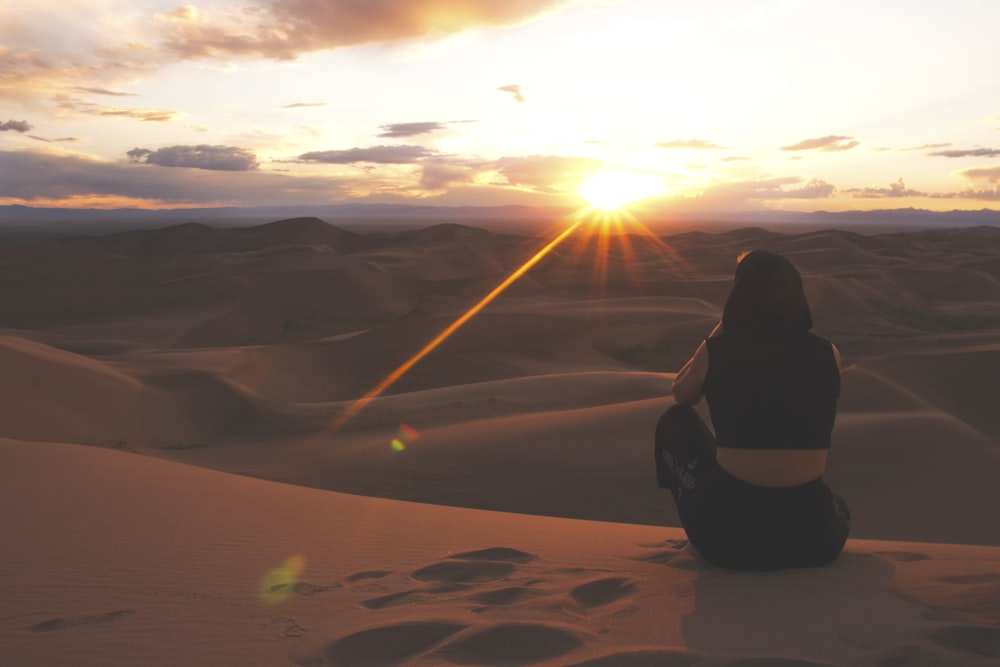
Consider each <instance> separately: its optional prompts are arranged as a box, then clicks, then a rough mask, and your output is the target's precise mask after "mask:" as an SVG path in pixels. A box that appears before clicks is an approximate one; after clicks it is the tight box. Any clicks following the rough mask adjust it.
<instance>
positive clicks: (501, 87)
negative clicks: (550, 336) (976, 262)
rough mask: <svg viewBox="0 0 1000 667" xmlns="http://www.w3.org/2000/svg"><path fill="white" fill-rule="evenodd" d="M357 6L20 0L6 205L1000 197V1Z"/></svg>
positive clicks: (753, 202)
mask: <svg viewBox="0 0 1000 667" xmlns="http://www.w3.org/2000/svg"><path fill="white" fill-rule="evenodd" d="M404 5H405V6H404ZM445 5H447V6H445ZM354 6H355V5H354V4H353V3H346V2H343V0H330V2H326V3H318V4H317V3H301V2H291V1H290V0H237V3H236V4H232V3H224V2H222V1H221V0H205V1H204V2H202V3H200V4H199V5H198V6H197V7H195V6H193V5H185V6H182V7H178V6H177V5H176V4H175V3H172V2H169V1H168V0H151V1H150V2H148V3H144V4H143V5H142V6H137V7H134V8H130V9H129V11H128V12H124V11H122V10H121V9H120V7H118V6H117V5H115V3H96V4H95V3H92V2H88V3H84V2H83V0H54V1H53V2H50V3H41V4H39V3H37V2H34V1H33V0H10V1H9V2H6V3H4V5H3V7H2V8H0V18H2V19H3V20H0V45H2V46H0V59H2V60H3V62H5V63H7V65H8V66H6V67H4V68H3V74H2V75H0V90H2V92H3V95H4V99H5V109H4V114H5V116H4V117H0V171H2V173H3V174H4V178H3V179H0V204H6V205H10V204H19V205H26V206H46V207H56V208H69V207H95V208H112V207H120V206H134V207H138V208H185V207H212V206H292V205H322V204H329V203H339V202H350V201H364V202H372V203H394V204H395V203H410V204H418V205H421V204H433V205H442V206H469V205H485V206H495V205H507V204H518V205H540V206H559V207H567V208H572V207H574V206H575V205H576V203H577V202H578V198H579V194H578V193H579V192H580V189H581V186H582V185H583V183H584V182H585V181H586V180H587V179H588V177H590V176H591V175H593V174H595V173H599V172H605V171H608V170H611V171H614V170H621V171H622V172H626V173H635V174H647V175H649V177H650V178H652V179H655V180H656V181H657V182H658V183H659V184H661V185H662V186H663V191H662V192H661V193H659V194H656V195H655V196H653V197H652V198H649V199H648V200H647V201H645V202H644V203H645V204H646V205H648V207H649V208H650V209H651V210H652V209H656V210H660V211H667V212H720V211H744V210H758V211H759V210H766V209H779V210H792V211H817V210H830V211H840V210H869V209H875V208H905V207H915V208H925V209H930V210H952V209H981V208H994V209H996V208H998V207H1000V133H998V130H1000V106H998V103H997V98H996V94H995V92H994V91H996V90H997V89H1000V73H997V72H996V68H993V67H989V66H988V64H991V63H993V62H996V61H997V60H1000V43H998V41H997V40H995V39H993V35H992V32H991V27H992V26H993V25H996V24H998V23H1000V5H994V4H990V5H988V6H986V5H983V4H982V3H979V2H975V1H974V0H956V1H955V2H952V3H949V4H948V5H946V6H945V5H941V6H928V7H922V8H921V11H920V12H909V13H902V14H901V13H900V12H898V11H893V9H892V8H891V7H890V6H882V5H878V6H872V5H871V3H867V2H863V1H862V0H845V2H842V3H840V4H838V7H837V9H838V10H837V12H834V13H831V12H828V11H825V8H824V6H823V5H822V4H821V3H818V2H816V1H815V0H795V1H794V2H789V1H787V0H764V1H763V2H759V3H752V4H747V3H743V2H739V1H738V0H719V2H717V3H710V4H706V3H695V2H691V1H688V2H678V3H663V2H657V1H656V0H615V1H614V2H605V1H604V0H541V1H539V2H525V3H495V2H487V1H486V0H455V2H451V3H444V4H442V3H441V1H440V0H413V2H408V3H371V8H370V11H364V12H358V11H354V10H353V9H352V7H354ZM69 17H72V18H69ZM348 18H350V20H347V19H348ZM845 34H850V35H852V40H853V41H852V48H851V49H847V50H845V49H844V48H843V35H845ZM67 35H73V38H72V39H67ZM760 44H768V45H769V48H767V49H761V48H760ZM930 44H933V45H934V48H928V45H930ZM889 54H891V58H892V62H893V76H892V77H891V78H887V77H886V76H885V74H884V71H885V70H884V68H882V67H879V66H877V65H878V63H880V62H882V60H883V59H885V58H887V57H890V55H889ZM330 72H336V73H337V76H336V85H335V86H331V85H328V84H329V83H330V81H331V79H330ZM372 82H377V85H372ZM584 189H585V190H586V187H585V188H584ZM595 197H597V198H598V199H601V201H602V202H604V203H602V204H600V205H601V206H603V207H605V208H614V207H615V205H616V200H617V199H619V197H616V196H611V195H610V194H608V195H606V196H605V195H600V196H598V195H595Z"/></svg>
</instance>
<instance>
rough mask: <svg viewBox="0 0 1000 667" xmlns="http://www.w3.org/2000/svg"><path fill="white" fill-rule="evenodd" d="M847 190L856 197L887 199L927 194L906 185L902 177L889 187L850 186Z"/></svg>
mask: <svg viewBox="0 0 1000 667" xmlns="http://www.w3.org/2000/svg"><path fill="white" fill-rule="evenodd" d="M844 192H848V193H850V194H851V196H852V197H855V198H856V199H888V198H892V197H926V196H928V195H927V193H926V192H921V191H919V190H911V189H909V188H907V187H906V184H905V183H903V179H902V178H900V179H899V180H897V181H896V182H894V183H890V184H889V187H886V188H878V187H869V188H851V189H849V190H844Z"/></svg>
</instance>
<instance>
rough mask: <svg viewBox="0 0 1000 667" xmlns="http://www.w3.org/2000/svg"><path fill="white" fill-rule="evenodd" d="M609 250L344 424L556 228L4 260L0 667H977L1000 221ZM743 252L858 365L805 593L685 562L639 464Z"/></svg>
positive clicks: (986, 562)
mask: <svg viewBox="0 0 1000 667" xmlns="http://www.w3.org/2000/svg"><path fill="white" fill-rule="evenodd" d="M596 231H597V230H594V229H588V230H581V231H580V233H578V234H576V235H574V236H572V237H570V238H569V239H567V241H565V242H564V243H563V244H562V245H560V246H558V247H557V248H556V249H555V250H553V251H552V253H551V254H550V255H548V256H547V257H545V258H544V259H542V260H541V262H539V264H538V265H537V266H536V267H534V268H533V269H532V270H531V271H530V272H529V273H528V274H527V275H525V276H524V277H523V278H522V279H520V280H519V281H518V282H516V283H515V284H514V285H513V286H512V287H511V288H510V289H509V290H507V291H506V292H505V293H504V294H502V295H501V296H500V297H498V298H497V299H496V301H494V302H493V303H491V304H490V305H489V306H488V307H486V308H485V309H484V310H483V311H482V312H481V313H479V314H478V315H476V316H475V317H474V318H473V319H472V320H470V321H469V322H468V323H467V324H466V325H465V326H464V327H462V328H461V329H459V330H458V331H457V332H456V333H455V334H454V335H452V336H451V337H449V338H448V339H447V340H446V341H445V342H444V343H442V344H441V345H440V347H438V348H437V349H435V350H434V351H433V352H431V353H430V354H429V355H428V356H427V357H426V358H425V359H423V360H422V361H420V363H418V364H417V365H415V366H414V367H413V369H412V370H411V371H409V372H408V373H406V374H405V375H403V376H402V377H401V378H400V380H399V381H398V382H396V383H395V384H394V385H392V386H391V387H389V388H388V390H387V391H386V392H385V393H384V394H383V395H381V396H379V397H377V398H374V399H373V400H372V401H371V402H370V403H368V404H366V405H365V406H364V408H363V409H361V410H360V411H358V412H357V413H356V414H353V410H354V407H353V406H354V400H355V399H357V398H358V397H360V396H362V395H364V394H365V392H367V391H368V390H370V389H371V388H372V387H373V386H375V385H376V384H377V383H378V382H379V381H380V380H381V379H382V378H384V377H386V376H387V375H388V374H389V373H390V372H392V371H393V369H395V368H396V367H398V366H399V365H400V364H402V363H403V362H405V361H406V360H407V359H408V358H410V357H411V356H412V355H413V354H415V353H416V352H417V351H418V350H420V348H421V347H423V346H424V345H425V344H426V343H427V342H428V341H429V340H431V339H432V338H434V336H435V335H436V334H437V333H438V332H440V331H441V330H442V329H444V328H445V327H446V326H447V325H448V324H449V323H450V322H452V321H454V320H455V319H456V318H457V317H459V316H461V315H462V314H463V313H464V312H465V311H466V310H467V309H468V308H469V307H470V306H472V305H473V304H474V303H476V302H477V301H478V300H479V299H480V298H481V297H482V296H483V295H484V294H486V293H487V292H489V291H490V290H491V289H492V288H493V287H494V286H495V285H496V284H498V283H499V282H500V281H501V280H503V278H504V277H505V276H506V275H508V274H509V273H510V272H511V271H512V270H514V269H516V268H517V266H519V265H520V264H521V263H522V262H524V261H525V260H526V259H528V258H529V257H531V256H532V255H533V254H534V253H535V252H536V251H537V250H538V249H539V248H540V247H542V246H543V245H544V244H545V242H546V240H547V239H548V238H551V237H552V236H554V234H555V233H557V232H558V226H553V227H552V228H550V229H545V230H541V229H540V230H539V234H538V236H537V237H528V236H514V235H507V234H500V233H491V232H490V231H487V230H484V229H477V228H471V227H465V226H461V225H454V224H447V225H438V226H433V227H430V228H425V229H417V230H411V231H406V232H402V233H394V234H389V233H378V234H363V233H358V232H352V231H347V230H344V229H338V228H336V227H333V226H330V225H327V224H326V223H323V222H322V221H319V220H316V219H296V220H288V221H282V222H277V223H273V224H268V225H263V226H259V227H253V228H246V229H236V228H234V229H215V228H211V227H206V226H203V225H198V224H188V225H181V226H178V227H172V228H167V229H162V230H155V231H140V232H127V233H122V234H115V235H111V236H103V237H78V238H66V239H53V240H49V241H46V242H39V243H33V244H30V245H24V246H16V247H15V246H11V247H0V297H2V303H3V304H4V307H3V308H2V309H0V368H2V369H3V371H4V372H3V373H2V374H0V476H2V482H0V497H2V499H3V506H4V507H5V508H6V511H5V512H3V513H2V514H0V530H2V533H3V535H4V536H5V538H4V539H3V540H2V541H0V564H2V567H0V590H2V591H3V595H2V596H0V664H4V665H6V664H10V665H57V664H73V665H397V664H414V665H437V664H446V665H447V664H459V665H536V664H537V665H545V666H547V667H563V666H568V665H583V664H586V665H595V666H596V665H601V666H608V667H612V666H617V665H623V666H625V667H645V666H650V667H652V666H654V665H667V666H672V665H695V664H697V665H741V666H749V665H760V666H764V665H779V666H780V665H885V666H889V665H990V664H996V662H997V660H998V659H1000V522H998V520H997V518H998V517H997V509H996V508H997V507H1000V485H997V484H996V480H997V479H998V475H1000V419H998V414H997V410H996V406H997V405H998V400H997V399H998V398H1000V384H998V383H997V380H996V378H997V377H998V372H1000V259H998V257H1000V252H998V250H1000V229H996V228H989V227H977V228H964V229H948V230H930V231H923V232H906V233H885V234H868V235H860V234H855V233H851V232H845V231H837V230H829V231H823V232H811V233H805V234H793V233H780V232H777V231H773V230H772V231H767V230H762V229H744V230H736V231H729V232H722V233H707V232H688V233H683V234H676V235H667V236H663V237H660V238H658V239H657V238H653V237H650V236H645V235H642V234H634V235H630V236H627V237H611V238H607V237H602V236H601V235H600V234H598V233H595V232H596ZM752 248H766V249H769V250H773V251H776V252H780V253H783V254H785V255H787V256H789V258H791V259H792V260H793V261H794V262H795V263H796V264H797V265H798V266H799V268H800V269H801V271H802V273H803V277H804V279H805V283H806V290H807V293H808V295H809V298H810V302H811V304H812V307H813V312H814V319H815V321H816V330H817V332H818V333H820V334H821V335H824V336H826V337H828V338H830V339H831V340H833V341H834V342H836V343H837V344H838V346H839V347H840V349H841V352H842V356H843V358H844V362H845V363H846V364H847V365H848V366H849V370H848V371H847V372H846V373H845V374H844V378H843V390H842V394H841V400H840V403H839V415H838V420H837V426H836V429H835V431H834V446H833V450H832V451H831V454H830V465H829V467H828V471H827V475H826V479H827V482H828V483H829V484H830V485H831V487H833V488H834V489H835V490H837V491H838V492H839V493H841V494H842V495H843V496H844V497H845V498H846V499H847V501H848V502H849V504H850V506H851V509H852V513H853V517H854V520H853V526H852V534H851V539H850V540H849V542H848V544H847V547H846V549H845V553H844V554H843V555H842V556H841V557H840V558H839V559H838V560H837V561H836V562H835V563H834V564H833V565H831V566H829V567H826V568H820V569H802V570H790V571H780V572H770V573H757V572H733V571H729V570H724V569H720V568H715V567H713V566H711V565H709V564H707V563H705V562H704V561H702V560H700V559H699V558H698V557H697V555H696V554H693V553H692V552H691V551H690V550H688V549H685V545H686V541H685V536H684V533H683V531H682V530H681V529H680V528H678V527H677V526H678V523H677V517H676V514H675V513H674V510H673V508H672V503H671V501H670V499H669V496H668V494H667V493H666V492H664V491H663V490H661V489H659V488H658V487H657V486H656V482H655V475H654V473H653V470H652V453H651V444H652V428H653V425H654V424H655V422H656V419H657V417H658V416H659V414H660V413H661V412H662V411H663V410H665V409H666V408H667V407H669V406H670V405H671V403H672V399H671V398H670V397H669V387H670V382H671V379H672V377H673V373H674V372H675V371H676V370H677V369H678V368H679V367H680V366H681V364H683V362H684V360H685V359H686V358H687V356H688V355H689V354H690V353H691V351H692V350H693V349H694V346H695V345H696V344H697V342H698V340H700V338H702V337H703V336H705V335H706V334H707V333H708V331H709V330H710V329H711V328H712V326H713V325H714V323H715V322H716V321H717V319H718V317H719V315H720V313H721V306H722V302H723V300H724V298H725V295H726V293H727V291H728V286H729V284H730V281H731V278H732V270H733V268H734V263H735V258H736V255H737V254H738V253H739V252H740V251H741V250H744V249H752ZM700 409H702V410H704V406H703V405H702V406H701V407H700ZM345 414H353V416H352V417H351V418H350V419H348V420H346V422H344V423H343V424H341V422H342V421H343V420H342V417H343V416H344V415H345Z"/></svg>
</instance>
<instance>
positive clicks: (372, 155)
mask: <svg viewBox="0 0 1000 667" xmlns="http://www.w3.org/2000/svg"><path fill="white" fill-rule="evenodd" d="M436 154H437V153H436V152H435V151H433V150H431V149H429V148H424V147H423V146H411V145H402V146H369V147H368V148H348V149H346V150H339V151H313V152H311V153H303V154H302V155H300V156H299V160H302V161H304V162H325V163H327V164H354V163H357V162H372V163H375V164H413V163H415V162H419V161H420V160H422V159H423V158H426V157H431V156H433V155H436Z"/></svg>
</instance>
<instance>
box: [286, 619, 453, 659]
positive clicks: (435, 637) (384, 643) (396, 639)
mask: <svg viewBox="0 0 1000 667" xmlns="http://www.w3.org/2000/svg"><path fill="white" fill-rule="evenodd" d="M466 627H468V626H466V625H460V624H458V623H447V622H442V621H428V622H410V623H397V624H395V625H384V626H381V627H377V628H370V629H368V630H361V631H360V632H355V633H353V634H350V635H347V636H346V637H342V638H340V639H338V640H337V641H335V642H332V643H330V644H328V645H326V646H324V647H322V648H321V649H320V650H319V651H318V652H317V653H314V654H312V655H308V656H302V657H296V658H293V661H294V662H295V663H297V664H299V665H303V667H321V666H327V665H330V666H332V667H361V665H394V664H398V663H401V662H404V661H406V660H410V659H412V658H415V657H417V656H419V655H421V654H423V653H426V652H427V651H429V650H430V649H433V648H434V647H436V646H437V645H438V644H440V643H441V642H442V641H444V640H445V639H447V638H448V637H451V636H452V635H454V634H455V633H456V632H459V631H460V630H464V629H465V628H466Z"/></svg>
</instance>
